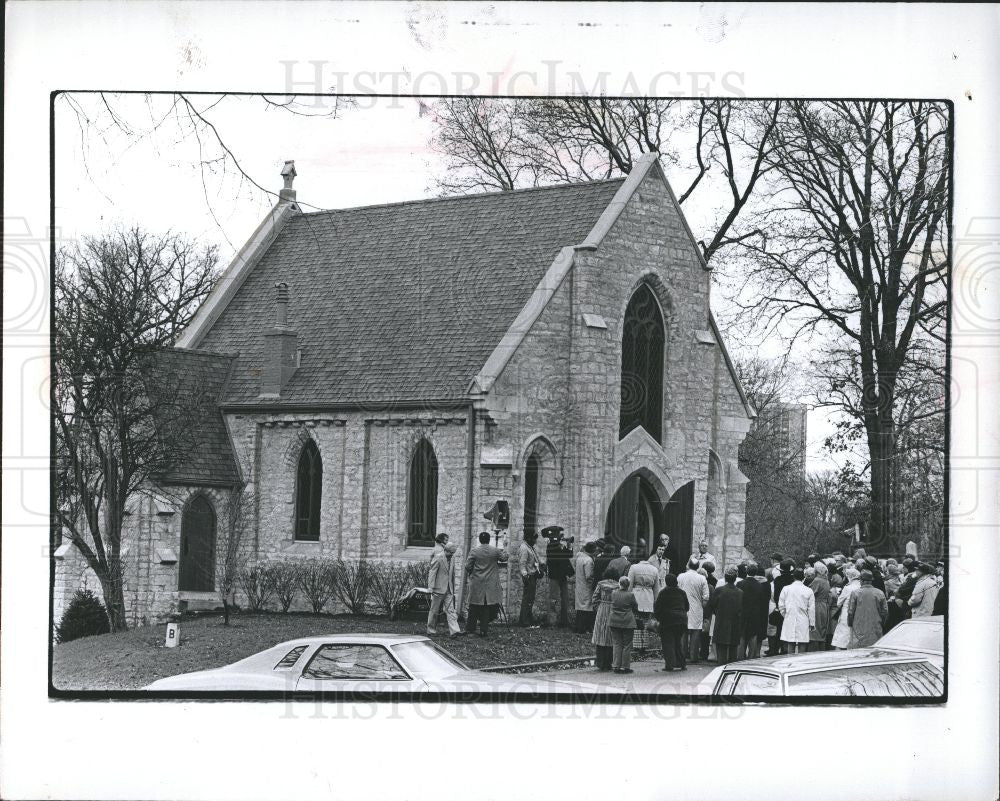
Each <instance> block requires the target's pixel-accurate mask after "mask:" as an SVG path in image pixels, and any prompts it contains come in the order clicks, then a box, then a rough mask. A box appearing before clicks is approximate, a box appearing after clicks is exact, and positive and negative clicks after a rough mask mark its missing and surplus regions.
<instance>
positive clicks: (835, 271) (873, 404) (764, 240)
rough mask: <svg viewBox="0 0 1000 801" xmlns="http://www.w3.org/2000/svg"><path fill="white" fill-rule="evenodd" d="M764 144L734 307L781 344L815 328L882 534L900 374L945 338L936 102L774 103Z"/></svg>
mask: <svg viewBox="0 0 1000 801" xmlns="http://www.w3.org/2000/svg"><path fill="white" fill-rule="evenodd" d="M769 141H770V147H769V149H768V155H767V158H766V161H767V163H768V166H769V167H770V173H769V175H768V181H767V193H766V195H765V199H766V201H767V205H766V207H764V208H763V209H761V210H760V211H758V213H757V216H756V217H755V219H754V231H752V232H750V233H751V235H750V236H747V237H745V238H743V239H742V240H741V243H740V245H741V248H742V251H743V253H744V254H745V255H746V257H747V259H746V261H745V262H743V264H742V265H741V266H742V268H743V269H744V275H743V278H742V281H743V283H742V287H741V289H742V290H747V294H746V295H745V296H744V297H745V301H744V302H745V308H746V309H747V310H748V311H750V313H752V314H753V315H754V316H755V317H757V318H758V319H760V320H762V321H763V323H764V325H765V326H772V327H773V328H774V329H776V330H779V331H783V332H784V334H783V335H784V336H785V337H786V340H787V341H788V343H789V347H790V348H791V347H792V346H793V345H794V343H795V341H796V340H797V339H798V338H799V337H800V336H812V335H814V334H815V335H819V341H820V342H821V343H822V344H821V345H820V346H819V347H816V348H815V351H816V352H817V354H818V357H819V360H821V361H822V362H823V363H824V364H826V365H835V366H836V367H837V369H838V370H839V371H840V373H841V376H840V377H841V379H842V383H839V384H838V382H836V381H835V382H832V383H831V389H832V392H833V393H834V394H835V395H836V396H837V398H839V401H840V402H841V403H842V404H843V408H844V410H845V411H847V413H848V414H849V415H854V416H855V417H856V418H858V419H860V420H861V422H862V424H863V427H864V435H865V441H866V446H867V451H868V456H869V463H870V473H871V499H872V516H871V521H870V537H871V538H872V539H873V540H874V541H883V540H886V539H891V537H892V533H893V525H894V523H893V520H894V490H893V475H894V470H895V467H894V464H895V460H896V458H897V456H898V447H897V446H898V443H897V441H896V437H897V432H898V429H899V423H900V418H899V416H900V413H901V410H900V405H899V403H898V402H897V392H898V383H899V377H900V375H901V373H902V372H903V371H904V368H906V366H907V363H908V361H909V360H911V359H912V358H913V357H914V355H915V353H916V352H917V350H918V349H919V348H920V347H921V344H920V343H922V342H927V341H937V340H940V339H941V338H942V337H943V335H944V312H945V309H946V302H947V292H946V285H945V282H946V279H947V275H948V270H949V249H948V242H947V230H948V205H949V181H950V172H949V165H950V147H951V145H950V121H949V117H948V112H947V109H946V108H945V107H944V106H943V105H941V104H934V103H925V102H902V101H900V102H897V101H830V102H813V101H795V102H786V103H784V104H783V106H782V109H781V112H780V115H779V119H778V124H777V125H776V126H773V127H772V129H771V134H770V136H769ZM837 393H839V394H837Z"/></svg>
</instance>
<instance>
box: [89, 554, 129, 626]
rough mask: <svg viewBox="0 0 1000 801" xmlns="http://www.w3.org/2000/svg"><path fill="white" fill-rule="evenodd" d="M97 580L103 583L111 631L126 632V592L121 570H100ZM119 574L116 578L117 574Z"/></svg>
mask: <svg viewBox="0 0 1000 801" xmlns="http://www.w3.org/2000/svg"><path fill="white" fill-rule="evenodd" d="M96 572H97V579H98V581H100V582H101V590H102V591H103V593H104V606H105V608H106V609H107V610H108V622H109V623H110V624H111V631H113V632H114V631H125V630H127V629H128V621H127V620H126V618H125V592H124V589H123V587H122V581H121V570H120V569H119V570H117V571H114V570H99V571H96ZM116 572H117V573H118V575H117V576H115V575H114V574H115V573H116Z"/></svg>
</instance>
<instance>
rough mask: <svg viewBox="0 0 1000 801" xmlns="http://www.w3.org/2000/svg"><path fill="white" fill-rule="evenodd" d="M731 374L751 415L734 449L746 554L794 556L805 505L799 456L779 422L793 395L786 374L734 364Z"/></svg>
mask: <svg viewBox="0 0 1000 801" xmlns="http://www.w3.org/2000/svg"><path fill="white" fill-rule="evenodd" d="M736 369H737V372H738V374H739V376H740V381H741V383H742V384H743V387H744V389H745V391H746V394H747V398H748V400H749V401H750V403H751V404H752V405H753V407H754V409H755V410H756V412H757V417H756V419H755V420H754V422H753V426H752V427H751V429H750V431H749V432H748V433H747V435H746V438H745V439H744V440H743V443H742V444H741V445H740V451H739V465H740V470H741V471H742V472H743V473H744V474H745V475H746V476H747V478H748V479H750V482H749V484H748V485H747V499H746V532H745V542H746V546H747V548H749V549H750V550H751V551H753V552H754V553H756V554H757V555H758V557H759V556H761V555H762V554H766V553H771V552H773V551H779V552H781V553H785V554H789V553H797V552H798V551H799V550H801V548H802V545H803V542H804V541H805V539H806V534H807V532H808V529H809V526H810V522H811V519H810V513H809V510H808V507H807V505H806V499H807V487H806V483H805V480H806V475H805V470H804V463H805V451H804V447H805V446H804V444H803V443H802V442H801V441H792V439H791V437H790V436H789V435H788V434H786V433H785V432H784V431H783V426H782V420H783V418H784V417H785V416H786V415H789V414H791V413H793V412H794V410H790V409H789V407H788V402H789V400H790V399H791V398H792V397H794V396H795V395H796V394H797V391H796V389H795V388H794V387H793V384H792V380H791V379H790V377H789V372H790V371H789V370H787V369H786V367H785V365H784V364H783V363H782V362H780V361H777V360H768V359H763V358H759V357H756V358H748V359H742V360H737V362H736Z"/></svg>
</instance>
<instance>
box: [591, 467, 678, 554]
mask: <svg viewBox="0 0 1000 801" xmlns="http://www.w3.org/2000/svg"><path fill="white" fill-rule="evenodd" d="M663 513H664V503H663V501H662V500H661V499H660V497H659V494H658V493H657V491H656V489H655V488H654V487H653V485H652V483H650V481H649V480H648V479H647V478H646V477H645V476H643V475H642V474H641V473H634V474H632V475H631V476H629V477H628V478H627V479H625V481H623V482H622V485H621V486H620V487H619V488H618V491H617V492H616V493H615V497H614V498H612V500H611V505H610V506H609V507H608V516H607V521H606V523H605V530H606V532H607V537H608V540H609V541H610V542H612V543H614V544H615V547H616V549H617V548H620V547H621V546H623V545H628V546H629V547H630V548H631V549H632V555H633V557H641V558H643V559H645V558H646V557H647V556H649V552H650V550H651V549H652V548H653V547H654V546H653V540H654V539H655V538H656V535H657V534H658V533H659V532H661V531H664V530H665V529H664V525H665V523H666V520H665V518H664V514H663Z"/></svg>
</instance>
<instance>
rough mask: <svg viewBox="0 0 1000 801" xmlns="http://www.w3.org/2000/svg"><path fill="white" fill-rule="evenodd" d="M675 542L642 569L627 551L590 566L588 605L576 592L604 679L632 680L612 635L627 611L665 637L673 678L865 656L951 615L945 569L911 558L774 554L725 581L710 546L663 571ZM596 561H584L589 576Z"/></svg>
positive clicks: (730, 570) (737, 568) (623, 649)
mask: <svg viewBox="0 0 1000 801" xmlns="http://www.w3.org/2000/svg"><path fill="white" fill-rule="evenodd" d="M668 542H669V540H668V538H667V537H666V535H663V536H662V537H661V539H660V542H659V543H658V545H657V547H656V549H655V550H654V552H653V553H652V554H650V556H649V557H648V558H647V559H646V560H645V562H638V563H634V564H631V565H630V566H629V567H627V568H624V564H623V563H622V559H625V560H626V562H628V561H630V551H629V549H628V548H627V547H625V548H622V549H621V550H620V555H619V557H618V559H613V560H611V561H609V562H608V563H607V565H606V567H605V568H604V570H603V571H601V570H600V569H599V566H597V560H593V561H594V562H595V569H594V572H593V574H592V575H593V577H594V579H595V586H594V591H593V593H592V594H590V599H589V604H588V603H587V602H586V596H587V593H586V592H585V591H584V590H583V588H582V587H579V586H578V587H577V593H576V594H577V607H578V612H577V614H578V615H579V611H580V609H581V607H582V609H583V610H584V611H585V612H586V613H587V614H588V615H589V614H594V625H593V629H592V641H593V643H594V645H595V647H596V649H597V654H596V664H597V667H598V669H600V670H607V669H611V670H615V671H618V672H630V670H629V659H630V654H629V653H628V652H629V646H628V645H622V646H619V640H621V638H620V637H619V636H618V635H616V634H615V629H616V627H619V626H622V625H624V621H625V619H626V618H624V617H623V616H622V615H621V611H622V610H624V609H625V608H630V609H631V610H632V612H633V615H634V617H635V627H639V628H644V629H650V630H655V631H656V632H658V634H659V637H660V641H661V644H662V647H663V658H664V667H663V670H665V671H668V672H669V671H673V670H686V668H687V665H688V664H690V663H696V662H700V661H708V660H711V661H717V662H718V663H719V664H723V663H726V662H732V661H735V660H738V659H756V658H758V657H760V656H764V655H768V656H773V655H777V654H788V653H800V652H803V651H817V650H827V649H831V648H834V649H847V648H863V647H867V646H870V645H872V644H873V643H874V642H876V641H877V640H878V639H879V638H881V637H882V636H883V635H884V634H885V632H887V631H889V630H890V629H891V628H893V627H894V626H896V625H897V624H898V623H899V622H900V621H902V620H905V619H906V618H909V617H911V616H912V617H920V616H924V615H941V614H944V613H945V603H946V598H947V595H946V594H945V593H943V592H941V588H942V587H943V585H944V563H943V562H938V563H937V564H933V565H932V564H930V563H927V562H921V561H918V560H917V559H916V558H915V557H912V556H905V557H903V558H902V559H900V560H897V559H894V558H888V559H884V560H880V559H877V558H875V557H874V556H870V555H868V554H867V553H866V552H865V550H864V549H863V548H858V549H857V550H856V551H855V552H854V554H853V556H852V557H848V556H847V555H846V554H844V553H840V552H836V553H833V554H831V555H828V556H820V555H819V554H810V555H809V556H808V557H806V558H805V559H804V560H803V561H801V562H796V560H794V559H790V558H784V557H782V555H781V554H772V555H771V560H770V561H771V565H770V567H769V568H764V567H762V566H761V565H758V564H755V563H750V562H743V563H740V564H739V565H730V566H728V567H726V569H725V571H724V572H723V576H722V579H721V580H720V579H719V578H718V577H717V576H716V575H715V572H716V561H715V557H714V556H713V555H712V554H710V553H709V552H708V546H707V544H706V543H701V545H700V546H699V553H698V554H696V555H694V556H692V557H691V559H690V560H689V561H688V562H687V564H686V565H685V570H684V571H683V572H681V573H679V574H677V575H675V574H674V573H673V572H671V571H670V569H669V565H667V564H665V563H664V562H665V559H664V553H665V552H666V547H665V546H666V544H667V543H668ZM585 550H586V548H585ZM591 559H592V557H591V558H588V556H582V557H580V561H581V562H583V564H584V565H585V566H587V565H589V562H590V561H591ZM609 569H610V574H609ZM578 575H580V572H578ZM650 583H651V584H652V587H651V589H650V586H649V585H650ZM581 601H583V603H581ZM592 610H596V612H594V611H592Z"/></svg>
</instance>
